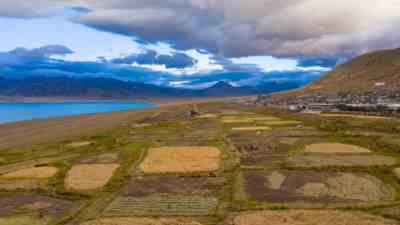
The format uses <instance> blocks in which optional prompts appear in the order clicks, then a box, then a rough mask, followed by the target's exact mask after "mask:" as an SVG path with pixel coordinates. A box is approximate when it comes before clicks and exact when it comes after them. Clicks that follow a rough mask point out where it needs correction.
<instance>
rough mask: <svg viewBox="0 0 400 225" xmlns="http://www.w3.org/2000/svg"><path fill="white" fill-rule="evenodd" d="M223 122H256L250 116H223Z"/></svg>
mask: <svg viewBox="0 0 400 225" xmlns="http://www.w3.org/2000/svg"><path fill="white" fill-rule="evenodd" d="M221 122H222V123H252V122H254V121H253V120H252V119H249V118H223V119H222V120H221Z"/></svg>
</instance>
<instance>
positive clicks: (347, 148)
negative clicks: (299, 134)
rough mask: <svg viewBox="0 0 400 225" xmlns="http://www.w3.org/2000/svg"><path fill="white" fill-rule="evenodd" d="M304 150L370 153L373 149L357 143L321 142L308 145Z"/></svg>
mask: <svg viewBox="0 0 400 225" xmlns="http://www.w3.org/2000/svg"><path fill="white" fill-rule="evenodd" d="M304 152H307V153H330V154H335V153H354V154H359V153H370V152H371V151H370V150H368V149H366V148H363V147H360V146H356V145H346V144H340V143H319V144H312V145H308V146H306V148H305V149H304Z"/></svg>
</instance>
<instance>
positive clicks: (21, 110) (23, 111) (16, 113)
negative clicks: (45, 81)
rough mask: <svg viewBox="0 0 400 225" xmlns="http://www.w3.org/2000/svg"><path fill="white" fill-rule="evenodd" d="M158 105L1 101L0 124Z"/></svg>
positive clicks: (140, 103)
mask: <svg viewBox="0 0 400 225" xmlns="http://www.w3.org/2000/svg"><path fill="white" fill-rule="evenodd" d="M156 107H158V105H156V104H153V103H148V102H141V101H65V102H55V103H54V102H53V103H47V102H40V103H26V102H23V103H18V102H15V103H14V102H13V103H0V124H2V123H9V122H16V121H21V120H32V119H44V118H54V117H63V116H73V115H82V114H91V113H99V112H113V111H122V110H132V109H147V108H156Z"/></svg>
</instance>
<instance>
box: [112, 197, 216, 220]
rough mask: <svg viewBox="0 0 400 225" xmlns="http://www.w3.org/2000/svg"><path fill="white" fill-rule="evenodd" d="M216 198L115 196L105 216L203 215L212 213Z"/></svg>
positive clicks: (214, 208)
mask: <svg viewBox="0 0 400 225" xmlns="http://www.w3.org/2000/svg"><path fill="white" fill-rule="evenodd" d="M217 205H218V200H217V199H215V198H207V197H185V196H174V197H162V196H161V197H143V198H134V197H126V196H124V197H117V198H116V199H115V200H114V201H113V203H111V204H110V205H109V207H108V208H107V209H106V211H105V215H106V216H132V215H136V216H167V215H168V216H204V215H210V214H214V213H215V211H216V208H217Z"/></svg>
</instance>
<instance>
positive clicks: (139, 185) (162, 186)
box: [122, 175, 226, 197]
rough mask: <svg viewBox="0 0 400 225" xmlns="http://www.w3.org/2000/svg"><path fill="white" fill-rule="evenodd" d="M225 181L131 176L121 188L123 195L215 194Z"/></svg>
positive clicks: (206, 178)
mask: <svg viewBox="0 0 400 225" xmlns="http://www.w3.org/2000/svg"><path fill="white" fill-rule="evenodd" d="M225 183H226V181H225V179H224V178H222V177H221V178H219V177H179V176H175V175H165V176H144V177H135V178H133V179H132V180H131V181H130V182H129V183H128V184H127V185H126V186H125V187H124V188H123V190H122V195H123V196H130V197H146V196H150V195H154V194H155V193H157V194H160V195H181V196H204V197H206V196H216V195H217V192H218V191H219V190H221V189H222V187H223V185H224V184H225Z"/></svg>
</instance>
